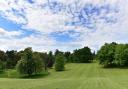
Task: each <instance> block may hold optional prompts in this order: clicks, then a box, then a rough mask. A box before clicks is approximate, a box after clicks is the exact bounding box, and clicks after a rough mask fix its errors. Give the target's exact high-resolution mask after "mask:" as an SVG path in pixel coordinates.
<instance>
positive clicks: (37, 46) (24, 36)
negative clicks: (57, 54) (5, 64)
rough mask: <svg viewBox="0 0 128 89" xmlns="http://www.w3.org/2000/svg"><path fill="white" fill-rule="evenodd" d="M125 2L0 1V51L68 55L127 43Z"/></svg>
mask: <svg viewBox="0 0 128 89" xmlns="http://www.w3.org/2000/svg"><path fill="white" fill-rule="evenodd" d="M127 3H128V0H0V49H1V50H4V51H6V50H22V49H24V48H26V47H32V48H33V50H36V51H50V50H52V51H55V50H56V49H59V50H61V51H72V50H74V49H79V48H82V47H84V46H88V47H90V48H91V50H92V51H94V50H98V49H99V48H100V47H101V46H102V45H103V44H104V43H105V42H107V43H110V42H118V43H128V9H127V8H128V5H127Z"/></svg>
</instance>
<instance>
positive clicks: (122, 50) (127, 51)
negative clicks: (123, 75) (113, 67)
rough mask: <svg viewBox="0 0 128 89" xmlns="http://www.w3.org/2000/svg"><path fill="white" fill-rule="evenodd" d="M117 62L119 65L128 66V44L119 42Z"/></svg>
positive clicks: (116, 54)
mask: <svg viewBox="0 0 128 89" xmlns="http://www.w3.org/2000/svg"><path fill="white" fill-rule="evenodd" d="M115 63H116V64H117V65H118V66H128V46H127V44H118V45H117V47H116V51H115Z"/></svg>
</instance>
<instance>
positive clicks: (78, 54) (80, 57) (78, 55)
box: [73, 47, 93, 63]
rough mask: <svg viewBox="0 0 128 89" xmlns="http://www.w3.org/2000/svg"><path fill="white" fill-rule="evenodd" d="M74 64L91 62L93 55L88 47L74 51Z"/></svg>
mask: <svg viewBox="0 0 128 89" xmlns="http://www.w3.org/2000/svg"><path fill="white" fill-rule="evenodd" d="M73 55H74V57H73V59H74V62H79V63H89V62H92V60H93V54H92V52H91V49H90V48H89V47H84V48H81V49H78V50H75V51H74V53H73Z"/></svg>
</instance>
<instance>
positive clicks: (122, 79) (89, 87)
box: [0, 63, 128, 89]
mask: <svg viewBox="0 0 128 89" xmlns="http://www.w3.org/2000/svg"><path fill="white" fill-rule="evenodd" d="M49 72H50V74H49V75H48V76H43V77H42V78H37V79H16V78H0V89H128V69H119V68H112V69H104V68H101V66H99V65H98V63H90V64H74V63H72V64H67V65H66V70H65V71H63V72H55V71H54V70H53V69H50V70H49Z"/></svg>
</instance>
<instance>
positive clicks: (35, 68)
mask: <svg viewBox="0 0 128 89" xmlns="http://www.w3.org/2000/svg"><path fill="white" fill-rule="evenodd" d="M16 68H17V71H18V72H19V73H20V74H25V75H28V76H30V75H32V74H37V73H40V72H41V71H42V70H43V63H42V61H41V59H40V55H39V54H38V53H33V51H32V49H31V48H26V49H25V50H24V53H23V56H22V58H21V60H20V61H18V63H17V66H16Z"/></svg>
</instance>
